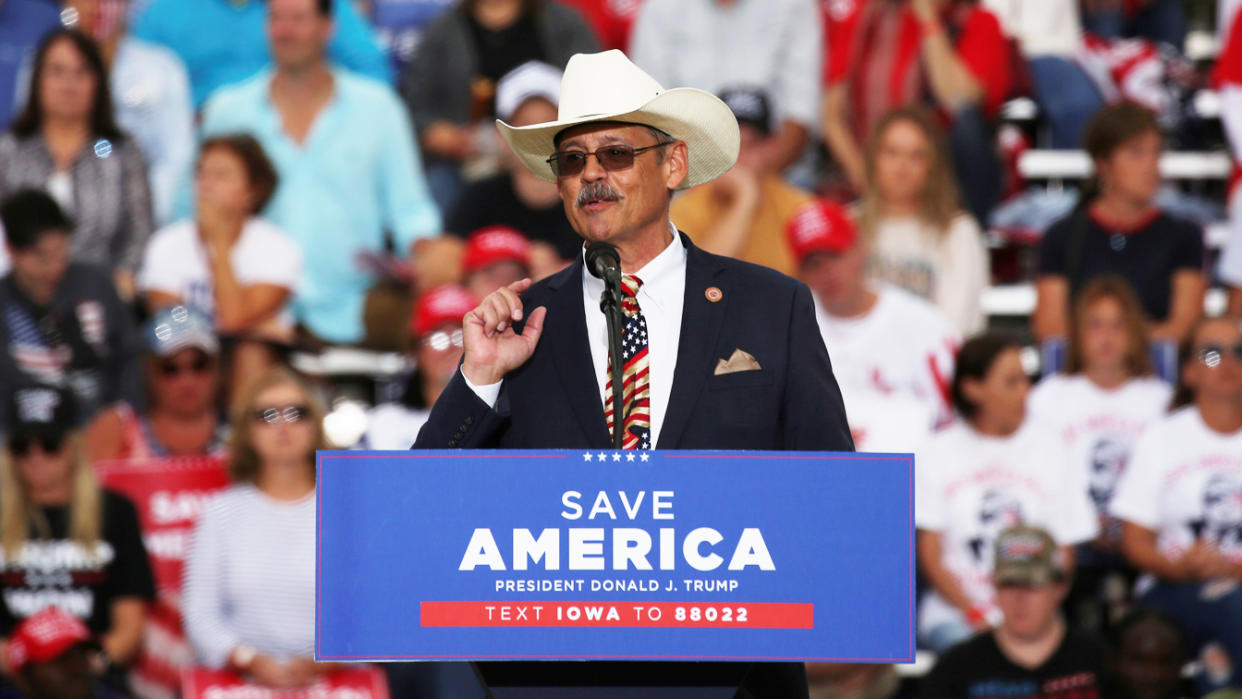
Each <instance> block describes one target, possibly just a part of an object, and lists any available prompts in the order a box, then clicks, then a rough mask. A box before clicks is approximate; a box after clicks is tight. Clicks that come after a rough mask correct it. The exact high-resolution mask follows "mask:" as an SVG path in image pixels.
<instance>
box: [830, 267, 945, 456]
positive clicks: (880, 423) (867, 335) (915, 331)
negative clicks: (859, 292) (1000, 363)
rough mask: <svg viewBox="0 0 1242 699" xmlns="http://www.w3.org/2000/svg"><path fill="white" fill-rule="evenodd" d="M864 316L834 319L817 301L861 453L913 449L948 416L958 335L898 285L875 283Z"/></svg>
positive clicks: (929, 306)
mask: <svg viewBox="0 0 1242 699" xmlns="http://www.w3.org/2000/svg"><path fill="white" fill-rule="evenodd" d="M875 292H876V294H877V296H878V298H877V299H876V302H875V305H874V306H873V307H872V308H871V310H870V311H868V312H867V313H866V314H865V315H862V316H858V317H855V318H839V317H837V316H833V315H830V314H829V313H828V312H827V311H825V310H824V308H823V307H822V306H821V305H820V303H819V299H818V298H816V299H815V315H816V318H817V319H818V320H819V330H820V333H821V334H822V335H823V337H824V345H825V346H826V347H827V348H828V356H829V357H830V358H831V359H832V372H833V374H834V375H835V376H836V378H837V383H838V384H839V385H840V387H841V395H842V397H843V398H844V400H845V412H846V414H847V415H848V416H849V422H850V431H851V432H853V434H854V446H855V447H856V448H857V449H858V450H859V451H881V452H883V451H888V452H908V451H913V450H914V448H915V447H917V446H918V445H920V444H921V443H922V442H923V441H924V440H925V439H926V438H927V437H928V436H929V435H930V434H931V431H932V430H933V429H935V427H936V425H937V424H942V423H944V422H947V421H948V420H949V419H951V418H952V409H951V408H950V406H949V404H948V401H947V398H946V396H947V391H948V387H949V383H950V382H951V381H952V378H953V358H954V355H955V353H956V352H957V347H958V345H959V344H960V343H961V336H960V335H958V333H957V330H956V329H954V328H953V326H952V325H951V324H950V323H949V319H948V318H946V317H945V316H944V314H943V313H941V312H940V309H938V308H936V307H935V306H933V305H932V304H931V303H930V302H928V301H925V300H923V299H921V298H919V297H917V296H915V295H914V294H911V293H910V292H908V291H905V290H904V289H900V288H897V287H894V286H891V285H888V284H877V285H876V287H875Z"/></svg>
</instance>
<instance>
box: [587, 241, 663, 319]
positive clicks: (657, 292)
mask: <svg viewBox="0 0 1242 699" xmlns="http://www.w3.org/2000/svg"><path fill="white" fill-rule="evenodd" d="M668 227H669V231H671V232H672V234H673V239H672V241H670V242H669V244H668V247H666V248H664V250H662V251H661V252H660V254H659V255H656V256H655V257H653V258H651V260H650V261H648V262H647V264H645V265H643V268H642V269H640V270H638V271H637V272H634V273H633V274H634V276H636V277H638V278H639V279H641V280H643V285H642V288H640V289H639V290H638V294H639V296H642V297H643V298H642V299H641V300H640V301H639V305H640V306H641V305H642V304H643V303H644V302H645V301H651V302H653V303H655V304H656V305H657V306H659V307H661V308H665V306H666V304H667V295H668V292H670V291H674V290H675V288H676V282H677V276H676V275H677V273H678V272H681V271H682V270H684V269H685V268H686V246H685V245H684V244H682V242H681V234H679V233H678V232H677V227H676V226H674V225H673V222H672V221H669V223H668ZM582 255H583V269H582V286H583V289H584V290H585V291H588V292H590V293H591V294H592V295H593V297H598V296H599V294H601V293H603V291H604V280H603V279H600V278H598V277H596V276H595V275H593V274H591V272H590V271H589V270H587V269H586V246H585V245H584V246H583V248H582Z"/></svg>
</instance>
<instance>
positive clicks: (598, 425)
mask: <svg viewBox="0 0 1242 699" xmlns="http://www.w3.org/2000/svg"><path fill="white" fill-rule="evenodd" d="M582 272H583V267H582V258H581V257H579V258H578V261H577V262H575V263H574V264H573V265H571V266H570V268H569V269H567V270H565V272H563V273H561V274H558V275H556V276H555V277H554V278H553V279H552V280H551V282H550V284H549V286H550V287H551V288H552V290H553V292H554V293H553V295H552V298H551V300H550V301H549V302H548V321H549V322H548V326H547V328H546V329H545V331H544V337H542V338H540V344H543V343H550V344H551V345H552V351H553V356H554V358H555V360H556V376H557V378H559V379H560V381H561V386H562V388H563V389H564V391H565V395H566V396H568V398H569V404H570V406H571V407H572V408H573V413H574V417H575V418H577V420H578V424H579V426H581V428H582V432H583V434H585V435H586V436H587V442H588V443H587V446H589V447H592V448H600V449H607V448H609V447H611V446H612V440H611V439H610V438H609V436H608V423H607V422H606V421H605V420H604V406H603V403H602V401H601V400H600V397H599V381H598V379H596V377H595V369H594V367H592V366H591V344H590V342H589V340H588V339H587V327H586V308H585V307H584V306H583V303H582ZM554 319H555V320H554ZM600 371H603V369H602V368H601V369H600Z"/></svg>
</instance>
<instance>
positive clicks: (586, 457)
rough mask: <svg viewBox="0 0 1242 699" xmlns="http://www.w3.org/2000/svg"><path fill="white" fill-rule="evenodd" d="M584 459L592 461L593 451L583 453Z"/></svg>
mask: <svg viewBox="0 0 1242 699" xmlns="http://www.w3.org/2000/svg"><path fill="white" fill-rule="evenodd" d="M582 460H583V461H590V460H591V453H590V452H587V453H585V454H583V455H582Z"/></svg>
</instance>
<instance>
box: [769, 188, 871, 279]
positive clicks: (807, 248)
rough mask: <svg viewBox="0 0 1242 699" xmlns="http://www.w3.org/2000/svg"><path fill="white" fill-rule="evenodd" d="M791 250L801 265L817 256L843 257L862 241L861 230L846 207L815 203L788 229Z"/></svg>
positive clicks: (789, 224)
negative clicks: (827, 254) (815, 254)
mask: <svg viewBox="0 0 1242 699" xmlns="http://www.w3.org/2000/svg"><path fill="white" fill-rule="evenodd" d="M785 235H786V237H787V238H788V239H789V247H790V248H792V249H793V254H794V257H796V258H797V259H798V264H802V262H803V261H805V260H806V258H807V256H808V255H810V254H811V253H813V252H830V253H834V254H835V253H841V252H845V251H846V250H848V249H850V247H852V246H853V245H854V241H856V240H857V239H858V227H857V226H855V225H854V220H853V218H852V217H851V216H850V214H849V212H848V211H846V210H845V207H844V206H841V205H840V204H838V203H836V202H834V201H829V200H827V199H815V200H813V201H811V202H810V203H808V204H806V205H805V206H803V207H802V208H801V209H799V210H798V212H797V213H795V214H794V215H793V218H791V219H789V223H788V225H786V226H785Z"/></svg>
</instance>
